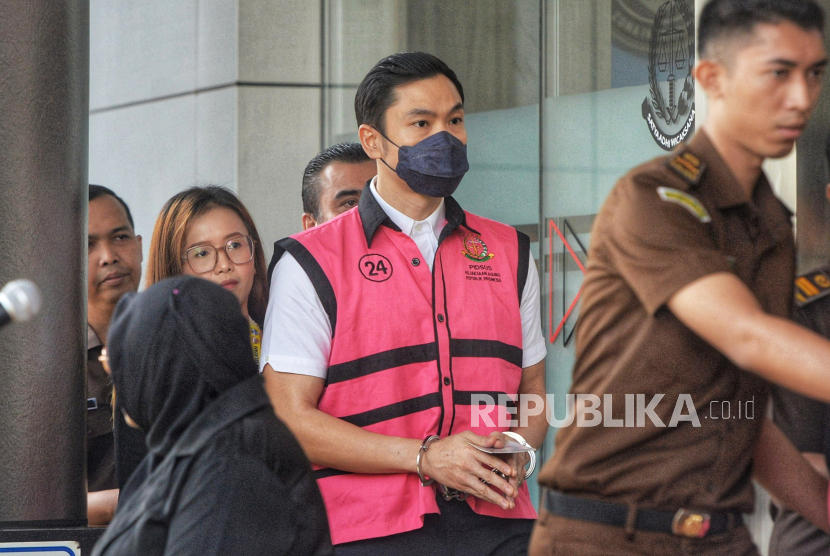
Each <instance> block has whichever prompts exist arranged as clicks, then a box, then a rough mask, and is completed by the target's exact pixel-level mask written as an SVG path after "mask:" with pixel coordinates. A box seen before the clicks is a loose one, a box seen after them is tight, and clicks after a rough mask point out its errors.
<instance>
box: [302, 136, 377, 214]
mask: <svg viewBox="0 0 830 556" xmlns="http://www.w3.org/2000/svg"><path fill="white" fill-rule="evenodd" d="M371 160H372V159H371V158H369V155H367V154H366V151H364V150H363V146H362V145H361V144H360V143H340V144H338V145H334V146H333V147H329V148H327V149H326V150H324V151H323V152H321V153H318V154H317V156H315V157H314V158H312V159H311V162H309V163H308V166H306V167H305V172H303V212H307V213H308V214H310V215H312V216H313V217H314V218H315V219H316V220H319V219H320V195H322V193H323V184H322V183H321V182H320V174H322V173H323V170H325V169H326V168H328V166H329V164H332V163H334V162H343V163H346V164H360V163H361V162H369V161H371Z"/></svg>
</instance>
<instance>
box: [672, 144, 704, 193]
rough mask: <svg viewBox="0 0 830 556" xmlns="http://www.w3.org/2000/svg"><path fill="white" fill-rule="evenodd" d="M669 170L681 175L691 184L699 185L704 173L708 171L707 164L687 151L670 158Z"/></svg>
mask: <svg viewBox="0 0 830 556" xmlns="http://www.w3.org/2000/svg"><path fill="white" fill-rule="evenodd" d="M669 168H671V169H672V170H674V171H675V172H677V173H678V174H680V176H681V177H682V178H683V179H685V180H686V181H688V182H689V183H690V184H692V185H697V184H698V183H699V182H700V178H701V177H702V176H703V172H705V171H706V163H705V162H703V161H702V160H700V159H699V158H698V157H696V156H695V155H693V154H692V153H690V152H688V151H687V152H683V153H680V154H679V155H677V156H674V157H672V158H670V159H669Z"/></svg>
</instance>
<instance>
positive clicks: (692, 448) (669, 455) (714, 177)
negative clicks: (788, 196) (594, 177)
mask: <svg viewBox="0 0 830 556" xmlns="http://www.w3.org/2000/svg"><path fill="white" fill-rule="evenodd" d="M681 149H682V150H678V151H675V152H674V153H673V154H672V155H670V156H669V157H666V158H660V159H656V160H654V161H651V162H649V163H647V164H645V165H643V166H640V167H639V168H636V169H634V170H633V171H631V172H630V173H629V174H628V175H626V176H625V177H624V178H622V179H621V180H620V181H619V182H618V183H617V185H616V186H615V188H614V190H613V191H612V192H611V194H610V196H609V197H608V199H607V200H606V202H605V204H604V205H603V207H602V209H601V210H600V213H599V215H598V217H597V219H596V222H595V224H594V230H593V234H592V238H591V247H590V253H589V258H588V267H587V272H586V277H585V285H584V290H583V298H582V315H581V317H580V320H579V324H578V326H577V338H576V342H577V343H576V364H575V367H574V377H573V386H572V389H571V392H573V393H583V394H584V393H591V394H596V395H598V396H600V398H602V397H603V395H604V394H611V395H612V398H611V399H612V402H613V406H612V407H613V411H612V414H611V416H612V417H614V418H617V419H623V420H624V419H625V417H626V408H625V404H626V394H635V395H636V394H644V395H645V396H644V398H643V401H644V402H645V403H643V404H636V397H635V396H629V398H630V401H634V402H635V405H632V410H634V413H635V414H636V412H637V411H638V410H639V412H640V413H642V414H643V419H642V422H643V425H644V426H625V427H608V426H607V425H605V424H603V425H600V426H595V427H579V426H577V424H576V422H574V423H573V424H571V425H570V426H567V427H564V428H563V429H561V430H560V431H559V434H558V436H557V439H556V451H555V453H554V456H553V458H552V459H551V461H549V462H548V463H547V465H546V466H545V467H544V469H543V470H542V472H541V474H540V476H539V482H540V483H541V484H542V485H544V486H547V487H550V488H555V489H558V490H561V491H564V492H569V493H572V494H576V495H583V496H586V497H600V498H603V499H606V500H611V501H616V502H621V503H632V504H637V505H638V506H640V507H649V508H659V509H665V510H676V509H677V508H680V507H685V508H690V509H699V510H710V511H718V510H726V509H738V510H741V511H744V512H751V511H752V509H753V503H754V494H753V489H752V485H751V482H750V475H751V466H752V453H753V446H754V445H755V442H756V439H757V437H758V434H759V431H760V426H761V423H762V419H763V418H764V414H765V408H766V404H767V386H766V383H765V382H764V381H762V380H761V379H759V378H757V377H756V376H755V375H753V374H751V373H748V372H744V371H741V370H740V369H738V368H737V367H736V366H735V365H733V364H732V363H731V362H730V361H729V360H727V358H726V357H724V356H723V355H722V354H721V353H719V352H718V351H717V350H715V349H714V348H712V347H711V346H710V345H709V344H707V343H706V342H705V341H703V340H702V339H701V338H699V337H698V336H697V335H695V334H694V333H693V332H692V331H691V330H689V329H688V328H686V326H684V325H683V324H681V323H680V321H678V320H677V318H675V316H674V315H673V314H672V313H671V312H670V311H669V310H668V309H667V307H666V303H667V302H668V301H669V300H670V299H671V297H672V296H673V295H674V294H675V293H677V292H678V291H679V290H680V289H682V288H683V287H684V286H686V285H688V284H690V283H692V282H694V281H695V280H698V279H699V278H702V277H704V276H707V275H710V274H713V273H718V272H731V273H734V274H735V275H737V276H738V277H739V278H740V279H741V280H742V281H743V282H744V283H745V284H746V285H747V286H748V287H749V289H750V290H751V291H752V292H753V293H754V294H755V296H756V298H757V299H758V301H759V302H760V304H761V305H762V306H763V308H764V310H765V311H766V312H768V313H770V314H773V315H778V316H781V317H787V316H789V311H790V307H791V301H792V281H793V277H794V267H795V260H794V259H795V257H794V251H795V249H794V243H793V235H792V226H791V222H790V217H791V213H790V212H789V211H788V210H787V209H786V207H784V205H783V204H781V202H780V201H779V200H778V199H777V198H776V197H775V196H774V194H773V192H772V190H771V188H770V185H769V183H768V182H767V180H766V177H765V176H763V175H762V176H761V178H760V179H759V180H758V183H757V184H756V186H755V190H754V193H753V195H752V199H749V198H747V195H746V193H745V192H744V191H743V190H742V189H741V187H740V185H739V184H738V183H737V181H736V180H735V178H734V177H733V176H732V174H731V172H730V171H729V170H728V168H727V166H726V164H725V163H724V162H723V160H722V159H721V158H720V156H719V155H718V154H717V152H716V151H715V149H714V147H713V146H712V144H711V142H710V141H709V139H708V138H707V137H706V135H705V134H704V133H703V132H699V133H698V134H697V136H696V137H695V139H694V140H693V141H692V142H691V144H690V145H689V146H688V147H683V148H681ZM656 394H665V397H664V398H662V400H660V401H659V403H658V404H657V405H656V406H655V407H654V409H653V411H654V413H655V414H656V415H657V416H658V417H659V419H660V420H661V421H662V422H663V423H664V424H665V425H666V426H665V427H659V426H656V425H655V424H654V423H653V422H652V419H650V418H649V417H648V416H647V415H646V414H645V413H644V412H642V406H645V405H646V404H648V403H649V402H651V401H653V396H655V395H656ZM681 394H688V395H690V396H691V401H692V402H693V404H694V408H695V413H696V415H697V417H698V419H699V422H700V426H699V427H696V426H693V423H691V422H688V421H680V422H679V423H677V426H675V427H671V426H669V425H670V422H671V419H672V416H673V414H674V413H675V409H676V408H675V405H676V402H677V401H678V399H680V398H679V396H680V395H681ZM724 402H728V404H727V403H724ZM636 406H640V407H636ZM739 406H740V407H739ZM747 410H749V411H750V412H751V414H747ZM679 413H680V414H681V415H689V414H690V413H692V412H691V411H690V409H689V407H686V406H683V405H682V404H681V411H680V412H679ZM739 415H740V417H739ZM727 416H729V417H730V418H726V417H727ZM637 424H639V423H637Z"/></svg>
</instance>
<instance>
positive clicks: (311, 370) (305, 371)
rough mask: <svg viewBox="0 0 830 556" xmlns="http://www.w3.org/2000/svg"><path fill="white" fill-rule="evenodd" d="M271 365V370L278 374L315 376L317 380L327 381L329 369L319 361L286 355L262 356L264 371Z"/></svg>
mask: <svg viewBox="0 0 830 556" xmlns="http://www.w3.org/2000/svg"><path fill="white" fill-rule="evenodd" d="M266 365H271V368H272V369H274V370H275V371H276V372H278V373H290V374H294V375H306V376H315V377H317V378H322V379H325V378H326V375H327V374H328V369H327V368H326V366H325V365H323V366H321V365H320V364H319V363H318V362H317V361H313V360H311V359H303V358H300V357H289V356H286V355H265V354H263V355H262V371H263V372H264V371H265V366H266Z"/></svg>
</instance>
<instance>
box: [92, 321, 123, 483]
mask: <svg viewBox="0 0 830 556" xmlns="http://www.w3.org/2000/svg"><path fill="white" fill-rule="evenodd" d="M87 328H88V330H87V360H86V367H87V371H86V389H87V412H86V450H87V452H86V475H87V490H88V491H89V492H97V491H100V490H108V489H112V488H118V481H116V478H115V440H114V437H113V434H112V405H111V403H112V380H110V376H109V375H108V374H107V372H106V371H105V370H104V366H103V364H102V363H101V362H100V361H99V360H98V356H99V355H101V349H102V348H103V347H104V346H103V344H101V340H99V339H98V336H97V335H96V334H95V331H94V330H92V328H91V327H87Z"/></svg>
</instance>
